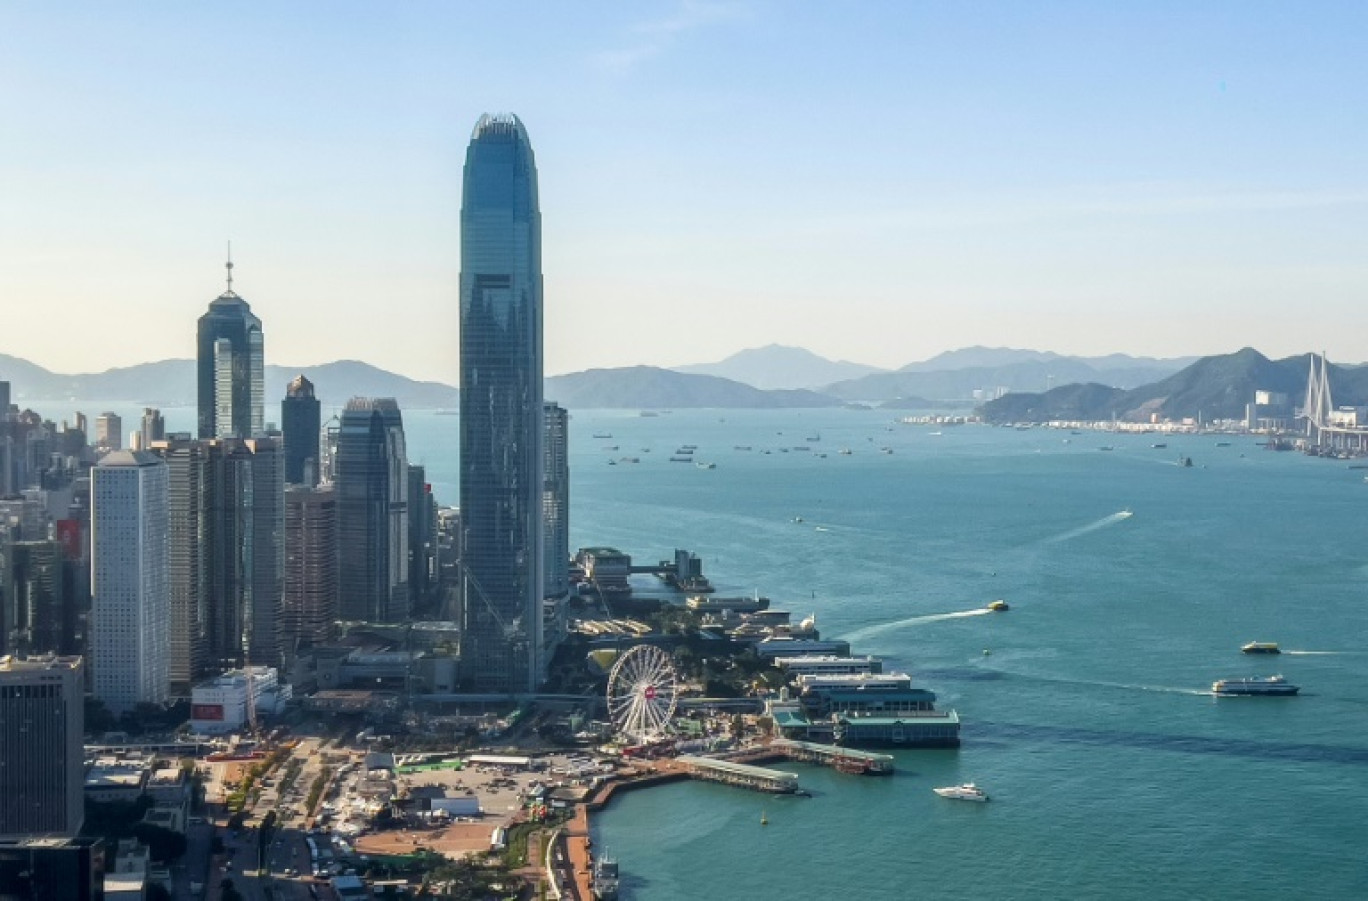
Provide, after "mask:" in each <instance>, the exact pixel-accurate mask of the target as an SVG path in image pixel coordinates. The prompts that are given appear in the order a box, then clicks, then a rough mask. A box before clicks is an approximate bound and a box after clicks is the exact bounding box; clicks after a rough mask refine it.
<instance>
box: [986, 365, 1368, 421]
mask: <svg viewBox="0 0 1368 901" xmlns="http://www.w3.org/2000/svg"><path fill="white" fill-rule="evenodd" d="M1309 371H1310V357H1309V355H1308V354H1302V355H1301V356H1297V357H1288V358H1286V359H1284V360H1270V359H1268V358H1267V357H1265V356H1264V355H1263V354H1261V353H1259V352H1258V351H1257V350H1254V349H1253V348H1251V347H1246V348H1244V349H1243V350H1239V351H1236V352H1235V353H1232V354H1222V355H1218V356H1211V357H1202V358H1201V359H1199V360H1197V361H1196V362H1194V363H1192V364H1191V365H1190V366H1187V367H1185V368H1184V369H1182V370H1181V371H1179V372H1176V373H1174V374H1173V375H1171V376H1169V377H1167V378H1164V379H1160V380H1159V381H1156V382H1154V383H1153V384H1149V385H1143V386H1141V387H1138V388H1134V389H1131V390H1122V389H1119V388H1114V387H1111V386H1107V385H1101V384H1096V383H1091V384H1072V385H1065V386H1062V387H1059V388H1054V389H1052V390H1050V391H1045V392H1023V393H1019V394H1008V395H1005V396H1003V397H1001V398H998V399H997V400H994V401H991V402H989V403H986V404H984V405H983V407H982V408H981V413H982V415H983V417H984V419H986V420H988V421H989V422H996V423H1005V422H1048V421H1050V420H1102V419H1111V418H1113V417H1115V418H1117V419H1120V420H1123V421H1131V422H1136V421H1139V422H1143V421H1146V420H1148V419H1149V418H1150V417H1151V416H1152V415H1156V414H1157V415H1158V416H1159V418H1161V419H1173V420H1177V419H1183V418H1186V417H1201V418H1203V419H1206V420H1212V419H1241V418H1243V417H1244V415H1245V407H1246V405H1247V404H1249V403H1252V402H1253V400H1254V393H1255V392H1256V391H1261V390H1262V391H1273V392H1278V393H1281V394H1283V395H1285V396H1286V397H1287V401H1288V405H1289V407H1290V406H1293V405H1297V404H1299V403H1300V402H1301V399H1302V397H1303V396H1304V395H1305V393H1306V379H1307V374H1308V372H1309ZM1329 378H1330V393H1331V396H1332V397H1333V398H1334V401H1335V404H1336V405H1337V406H1339V405H1349V406H1363V405H1368V367H1363V366H1335V365H1334V364H1331V365H1330V366H1329Z"/></svg>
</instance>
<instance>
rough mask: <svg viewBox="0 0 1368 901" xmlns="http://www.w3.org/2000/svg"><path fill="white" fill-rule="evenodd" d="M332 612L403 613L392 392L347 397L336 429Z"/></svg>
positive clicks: (400, 617) (404, 483)
mask: <svg viewBox="0 0 1368 901" xmlns="http://www.w3.org/2000/svg"><path fill="white" fill-rule="evenodd" d="M334 484H335V485H336V488H337V542H338V554H339V555H340V570H339V572H340V582H339V587H338V613H339V615H340V616H341V617H342V618H343V619H347V620H362V621H365V622H373V623H397V622H403V621H404V620H405V619H406V618H407V617H408V615H409V589H408V572H409V533H408V526H409V522H408V452H407V451H406V449H405V447H404V419H403V416H402V415H401V414H400V412H399V405H398V404H396V403H395V402H394V398H392V397H381V398H373V399H372V398H367V397H353V398H352V399H351V400H349V401H348V402H347V407H346V409H345V410H343V411H342V425H341V428H340V429H339V431H338V436H337V476H336V482H335V483H334Z"/></svg>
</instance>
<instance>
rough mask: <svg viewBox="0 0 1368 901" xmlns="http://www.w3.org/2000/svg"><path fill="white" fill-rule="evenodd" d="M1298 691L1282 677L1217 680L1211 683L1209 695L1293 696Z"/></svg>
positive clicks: (1298, 689)
mask: <svg viewBox="0 0 1368 901" xmlns="http://www.w3.org/2000/svg"><path fill="white" fill-rule="evenodd" d="M1299 691H1301V689H1300V688H1298V687H1297V686H1296V685H1293V684H1291V683H1290V682H1288V681H1287V680H1286V679H1284V678H1283V677H1282V676H1269V677H1267V678H1259V677H1257V676H1254V677H1251V678H1248V679H1218V680H1216V681H1215V682H1213V683H1211V693H1212V694H1214V695H1216V696H1217V697H1218V698H1220V697H1230V696H1233V695H1294V694H1296V693H1297V692H1299Z"/></svg>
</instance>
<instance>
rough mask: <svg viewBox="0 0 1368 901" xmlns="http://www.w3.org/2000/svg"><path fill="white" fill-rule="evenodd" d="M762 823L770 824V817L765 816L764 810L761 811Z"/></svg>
mask: <svg viewBox="0 0 1368 901" xmlns="http://www.w3.org/2000/svg"><path fill="white" fill-rule="evenodd" d="M760 825H761V826H768V825H769V817H767V816H765V812H764V811H763V810H762V811H760Z"/></svg>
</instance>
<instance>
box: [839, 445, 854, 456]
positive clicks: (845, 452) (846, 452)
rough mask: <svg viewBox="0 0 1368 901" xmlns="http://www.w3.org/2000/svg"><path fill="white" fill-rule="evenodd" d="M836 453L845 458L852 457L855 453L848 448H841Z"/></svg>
mask: <svg viewBox="0 0 1368 901" xmlns="http://www.w3.org/2000/svg"><path fill="white" fill-rule="evenodd" d="M836 453H838V454H840V455H841V456H843V457H849V456H850V455H851V453H853V451H851V449H850V448H848V447H843V448H841V449H840V450H838V451H837V452H836Z"/></svg>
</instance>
